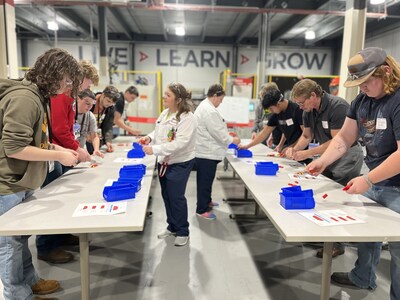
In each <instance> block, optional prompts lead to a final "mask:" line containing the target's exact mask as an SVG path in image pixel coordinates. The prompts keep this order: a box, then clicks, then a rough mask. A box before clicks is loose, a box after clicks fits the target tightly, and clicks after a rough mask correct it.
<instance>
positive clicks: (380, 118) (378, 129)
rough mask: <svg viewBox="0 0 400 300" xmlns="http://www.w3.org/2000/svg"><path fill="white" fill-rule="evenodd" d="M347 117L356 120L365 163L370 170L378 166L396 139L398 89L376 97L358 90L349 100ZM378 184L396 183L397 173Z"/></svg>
mask: <svg viewBox="0 0 400 300" xmlns="http://www.w3.org/2000/svg"><path fill="white" fill-rule="evenodd" d="M347 116H348V117H349V118H351V119H353V120H356V121H357V126H358V131H359V135H360V137H361V138H362V140H363V142H364V144H365V148H366V151H367V156H366V158H365V163H366V164H367V166H368V168H370V169H371V170H373V169H375V168H376V167H378V166H379V165H380V164H381V163H382V162H383V161H384V160H385V159H386V158H388V157H389V156H390V155H391V154H392V153H393V152H395V151H397V141H400V91H399V90H397V91H396V92H395V93H394V94H391V95H386V96H384V97H383V98H381V99H379V100H375V99H374V98H371V97H368V96H367V95H365V94H364V93H360V94H359V95H358V96H357V97H356V99H354V101H353V102H352V103H351V106H350V109H349V111H348V113H347ZM378 185H384V186H400V175H396V176H394V177H391V178H389V179H387V180H384V181H382V182H380V183H378Z"/></svg>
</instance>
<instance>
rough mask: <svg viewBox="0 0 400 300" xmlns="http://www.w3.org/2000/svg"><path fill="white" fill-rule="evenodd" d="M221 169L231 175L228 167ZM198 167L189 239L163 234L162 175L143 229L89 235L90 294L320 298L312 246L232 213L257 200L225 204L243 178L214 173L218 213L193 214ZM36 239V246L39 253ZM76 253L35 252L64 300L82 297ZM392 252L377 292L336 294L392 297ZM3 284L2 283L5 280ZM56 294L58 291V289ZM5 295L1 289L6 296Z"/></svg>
mask: <svg viewBox="0 0 400 300" xmlns="http://www.w3.org/2000/svg"><path fill="white" fill-rule="evenodd" d="M221 167H222V166H220V168H219V170H218V174H219V175H228V176H229V175H231V173H230V172H229V171H228V172H225V173H224V172H223V171H222V168H221ZM195 188H196V172H192V174H191V177H190V179H189V183H188V187H187V193H186V196H187V198H188V204H189V222H190V231H191V233H190V244H189V245H188V246H186V247H174V245H173V238H167V239H165V240H159V239H157V237H156V235H157V233H159V232H161V231H163V230H164V229H165V227H166V224H165V212H164V205H163V202H162V199H161V196H160V186H159V184H158V179H157V178H154V180H153V189H152V196H153V199H152V200H151V202H150V207H149V210H151V211H152V212H153V216H152V217H149V218H148V219H147V221H146V225H145V229H144V231H143V232H139V233H111V234H108V233H107V234H91V235H90V236H89V238H90V240H91V245H90V271H91V299H103V300H106V299H115V300H128V299H129V300H130V299H140V300H142V299H143V300H144V299H154V300H164V299H165V300H191V299H196V300H203V299H204V300H206V299H207V300H210V299H216V300H217V299H218V300H221V299H226V300H228V299H229V300H234V299H237V300H243V299H246V300H247V299H249V300H250V299H253V300H258V299H260V300H261V299H279V300H293V299H302V300H312V299H319V292H320V276H321V262H322V261H321V260H320V259H318V258H316V257H315V249H314V248H313V247H312V246H310V245H303V244H297V243H286V242H285V241H284V240H283V239H282V237H281V236H280V235H279V233H278V232H277V231H276V230H275V228H274V226H273V225H272V223H271V222H269V221H268V220H267V219H266V218H265V219H262V220H246V221H244V220H241V221H239V220H231V219H230V218H229V214H230V213H231V212H235V213H241V212H249V213H251V212H253V210H254V205H253V204H246V205H243V204H240V205H239V204H226V203H224V202H222V200H221V199H222V198H226V197H241V196H242V195H243V191H244V187H243V185H242V184H241V183H240V181H238V180H237V181H218V180H215V184H214V191H213V199H214V200H215V201H218V202H219V203H220V207H219V208H216V209H215V214H216V215H217V220H215V221H209V220H204V219H200V218H199V217H197V216H196V215H195V203H196V190H195ZM33 242H34V238H31V239H30V243H31V244H30V246H31V250H32V253H33V256H34V258H35V257H36V249H35V247H34V245H33ZM69 250H71V251H73V252H74V253H75V256H76V260H75V261H74V262H72V263H68V264H65V265H49V264H47V263H45V262H43V261H37V260H36V258H35V259H34V264H35V266H36V267H37V270H38V271H39V273H40V275H41V276H42V277H43V278H51V279H58V280H60V281H61V284H62V287H63V289H62V290H61V291H59V292H57V293H55V294H54V296H55V297H58V298H59V299H60V300H77V299H80V273H79V260H78V258H79V254H78V253H77V251H78V248H77V247H76V248H69ZM355 259H356V249H355V248H354V247H353V246H349V247H347V248H346V254H345V255H342V256H340V257H338V258H336V259H334V261H333V266H332V267H333V271H349V270H350V269H351V268H352V266H353V264H354V261H355ZM389 266H390V255H389V253H388V251H383V253H382V259H381V262H380V264H379V268H378V272H377V275H378V288H377V290H376V291H374V292H369V291H365V290H357V289H352V288H342V287H339V286H335V285H332V286H331V293H330V294H331V299H343V300H344V299H352V300H355V299H388V298H389V287H390V275H389ZM0 289H1V287H0ZM52 296H53V295H52ZM0 298H1V296H0Z"/></svg>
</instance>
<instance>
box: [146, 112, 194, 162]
mask: <svg viewBox="0 0 400 300" xmlns="http://www.w3.org/2000/svg"><path fill="white" fill-rule="evenodd" d="M168 113H169V109H165V110H164V111H163V112H162V113H161V115H160V116H159V117H158V119H157V122H156V128H155V129H154V131H153V132H152V133H150V134H148V136H149V137H150V138H151V143H150V145H151V146H153V153H154V155H157V156H158V162H159V163H162V162H167V163H168V164H170V165H172V164H176V163H181V162H185V161H188V160H191V159H193V158H194V155H195V138H196V119H195V117H194V115H193V113H191V112H189V113H183V114H181V115H180V121H179V122H178V120H177V119H176V113H170V115H168ZM172 135H173V138H172Z"/></svg>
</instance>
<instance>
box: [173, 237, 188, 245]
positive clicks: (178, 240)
mask: <svg viewBox="0 0 400 300" xmlns="http://www.w3.org/2000/svg"><path fill="white" fill-rule="evenodd" d="M188 241H189V237H188V236H177V237H176V238H175V246H185V245H186V244H187V243H188Z"/></svg>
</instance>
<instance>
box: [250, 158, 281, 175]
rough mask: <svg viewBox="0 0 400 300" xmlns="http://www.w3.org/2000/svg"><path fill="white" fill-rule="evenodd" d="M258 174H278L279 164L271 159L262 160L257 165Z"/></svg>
mask: <svg viewBox="0 0 400 300" xmlns="http://www.w3.org/2000/svg"><path fill="white" fill-rule="evenodd" d="M255 168H256V175H276V172H278V170H279V165H278V164H275V163H273V162H271V161H260V162H257V163H256V165H255Z"/></svg>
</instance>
